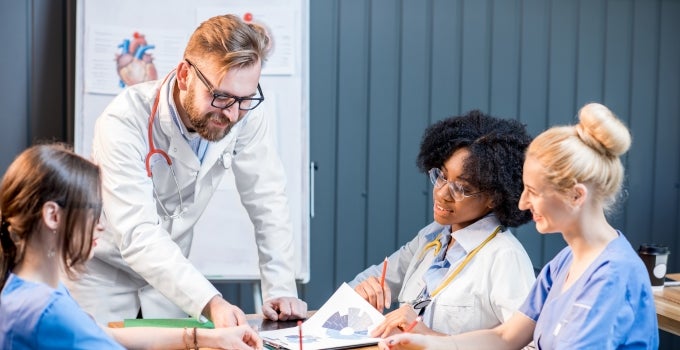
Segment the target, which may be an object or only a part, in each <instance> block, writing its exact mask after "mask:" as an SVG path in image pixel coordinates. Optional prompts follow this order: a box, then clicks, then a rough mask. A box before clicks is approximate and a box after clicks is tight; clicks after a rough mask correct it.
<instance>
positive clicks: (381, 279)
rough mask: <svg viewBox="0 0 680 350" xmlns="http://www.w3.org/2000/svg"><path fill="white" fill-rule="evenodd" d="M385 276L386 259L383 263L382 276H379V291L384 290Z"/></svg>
mask: <svg viewBox="0 0 680 350" xmlns="http://www.w3.org/2000/svg"><path fill="white" fill-rule="evenodd" d="M385 275H387V257H385V261H383V270H382V276H380V289H382V290H385Z"/></svg>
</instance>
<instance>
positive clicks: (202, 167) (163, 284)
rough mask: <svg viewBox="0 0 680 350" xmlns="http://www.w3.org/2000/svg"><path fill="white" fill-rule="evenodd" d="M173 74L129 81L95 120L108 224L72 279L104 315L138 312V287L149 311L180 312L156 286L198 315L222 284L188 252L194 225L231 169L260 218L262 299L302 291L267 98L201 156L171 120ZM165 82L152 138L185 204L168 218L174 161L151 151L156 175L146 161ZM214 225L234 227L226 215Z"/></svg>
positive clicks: (83, 298)
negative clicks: (174, 216)
mask: <svg viewBox="0 0 680 350" xmlns="http://www.w3.org/2000/svg"><path fill="white" fill-rule="evenodd" d="M174 83H175V79H174V74H172V75H171V76H170V77H169V79H168V82H167V83H165V84H164V85H162V86H161V85H160V84H161V82H160V81H156V82H148V83H142V84H138V85H135V86H133V87H131V88H128V89H126V90H125V91H124V92H123V93H121V94H120V95H119V96H117V97H116V98H115V99H114V101H113V102H112V103H111V104H110V105H109V106H108V107H107V108H106V110H105V111H104V112H103V113H102V115H101V116H100V117H99V118H98V119H97V122H96V126H95V134H94V141H93V145H92V148H93V153H92V155H93V159H94V161H95V162H96V163H97V164H99V165H100V167H101V171H102V179H103V183H102V188H103V198H104V213H105V215H106V220H107V231H106V232H105V233H104V234H103V235H102V237H101V238H100V239H99V240H98V245H97V247H96V249H95V258H94V259H92V261H91V262H90V263H89V264H88V269H89V271H88V273H87V274H86V276H85V277H84V278H83V279H82V280H81V281H77V282H71V283H70V287H71V289H72V290H73V294H74V296H75V297H76V299H77V300H78V302H79V303H81V305H82V306H83V307H84V308H85V309H86V310H87V311H88V312H90V313H91V314H93V315H95V318H96V319H97V321H99V322H109V321H113V320H121V319H123V318H131V317H132V318H133V317H134V316H136V313H137V310H138V309H139V306H140V304H139V302H140V299H139V298H137V297H138V296H139V297H140V298H141V306H142V309H143V312H144V316H145V317H146V318H148V317H175V316H177V311H178V310H176V309H175V310H171V309H172V307H168V306H167V305H166V304H167V300H163V298H162V297H161V296H160V295H158V293H157V292H160V293H161V294H162V295H164V296H165V297H166V298H167V299H169V300H170V301H171V302H172V303H173V304H175V305H176V306H178V307H179V308H180V309H181V310H183V311H184V312H185V313H186V314H189V315H192V316H193V317H199V315H200V313H201V311H202V309H203V308H204V306H205V305H206V304H207V303H208V301H209V300H210V299H211V298H212V297H213V296H215V295H217V294H219V292H218V291H217V289H215V287H214V286H213V285H212V284H211V283H210V282H209V281H208V280H207V279H206V278H205V277H204V276H203V275H202V274H201V273H200V272H199V271H198V270H197V269H196V268H195V267H194V266H193V265H192V264H191V263H190V262H189V260H187V256H189V251H190V249H191V242H192V236H193V227H194V225H195V224H196V222H197V220H198V219H199V217H200V216H201V213H203V210H204V209H205V208H206V206H207V205H208V202H209V200H210V198H211V197H212V195H213V193H214V192H215V190H216V189H217V186H218V184H219V182H220V180H221V179H222V177H223V175H224V174H225V173H227V172H229V171H233V173H234V177H235V179H236V188H237V190H238V192H239V194H240V198H241V202H242V203H243V205H244V206H245V208H246V210H247V212H248V215H249V216H250V219H251V221H252V222H253V225H254V228H255V236H256V237H255V238H256V242H257V246H258V254H259V260H260V272H261V275H262V292H263V299H264V300H267V299H269V298H273V297H281V296H294V297H296V296H297V291H296V286H295V279H294V252H293V234H292V225H291V223H290V217H289V209H288V200H287V197H286V194H285V174H284V170H283V167H282V164H281V161H280V159H279V157H278V154H277V152H276V150H275V148H274V145H273V142H272V141H271V138H270V136H269V134H268V133H269V131H268V127H269V124H268V122H267V119H266V117H265V115H264V113H263V112H264V110H265V108H262V106H260V107H259V108H257V109H255V110H253V111H251V112H250V113H249V114H248V115H247V116H246V117H245V118H244V119H243V120H241V121H240V122H239V123H237V124H236V125H235V126H234V127H233V128H232V130H231V132H230V133H229V134H228V135H227V136H226V137H225V138H224V139H222V140H220V141H218V142H211V143H210V144H209V146H208V148H207V151H206V154H205V156H204V159H203V162H202V163H201V162H199V159H198V158H197V156H196V154H195V153H194V152H193V150H192V149H191V148H190V146H189V144H188V143H187V141H186V140H185V139H184V138H183V136H182V135H181V134H180V130H179V129H178V127H177V125H176V124H175V123H174V122H173V120H172V116H171V114H170V113H177V112H176V109H175V106H174V101H172V98H171V97H172V89H173V86H174ZM159 87H160V97H159V98H160V102H159V106H158V114H157V115H156V118H155V121H154V123H153V133H152V137H153V140H154V144H155V147H156V148H157V149H160V150H164V151H166V152H167V154H168V155H169V156H170V158H171V159H172V167H173V168H174V171H175V174H176V178H177V182H178V183H179V188H180V190H181V193H182V198H183V202H184V207H185V208H186V211H185V212H184V213H183V215H182V216H181V218H178V219H169V220H166V219H164V218H163V217H164V215H165V214H164V212H163V209H162V208H161V207H160V206H161V205H162V206H164V207H165V208H166V209H168V211H170V213H171V214H173V211H174V212H178V211H179V195H178V189H177V185H176V183H175V179H174V178H173V176H172V173H171V172H170V167H169V166H168V165H167V163H166V161H165V159H164V158H163V157H161V156H154V157H152V160H151V170H152V172H153V183H152V180H151V178H149V177H148V176H147V171H146V167H145V163H144V159H145V157H146V155H147V153H148V152H149V141H148V122H149V113H150V111H151V107H152V105H153V102H154V99H155V98H156V93H157V91H158V89H159ZM154 183H155V187H156V191H157V193H158V196H159V198H160V202H157V201H156V198H155V196H154V191H153V190H154V188H153V186H154V185H153V184H154ZM224 210H230V209H229V208H224ZM214 229H215V230H229V229H230V227H229V223H228V222H224V223H222V224H221V225H219V227H215V228H214ZM147 283H148V285H147ZM149 285H150V286H149ZM154 289H155V291H154ZM173 312H174V313H173Z"/></svg>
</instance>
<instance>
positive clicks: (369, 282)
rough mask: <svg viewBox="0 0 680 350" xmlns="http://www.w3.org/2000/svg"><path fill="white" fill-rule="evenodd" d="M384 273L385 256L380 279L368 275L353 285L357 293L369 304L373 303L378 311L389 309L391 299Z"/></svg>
mask: <svg viewBox="0 0 680 350" xmlns="http://www.w3.org/2000/svg"><path fill="white" fill-rule="evenodd" d="M386 275H387V258H385V261H384V262H383V266H382V275H381V276H380V279H378V278H376V277H369V278H367V279H366V280H364V281H363V282H361V283H359V284H358V285H357V286H356V287H354V290H355V291H356V292H357V293H359V295H361V297H362V298H364V299H366V301H368V303H369V304H371V305H373V307H374V308H376V310H378V311H380V312H383V311H384V310H385V309H389V308H390V303H391V301H392V291H391V290H390V286H389V285H388V284H387V283H385V276H386Z"/></svg>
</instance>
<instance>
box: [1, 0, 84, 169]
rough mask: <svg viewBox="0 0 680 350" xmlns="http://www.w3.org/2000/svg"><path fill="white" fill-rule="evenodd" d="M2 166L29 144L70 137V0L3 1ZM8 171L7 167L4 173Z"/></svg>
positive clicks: (71, 5) (62, 139)
mask: <svg viewBox="0 0 680 350" xmlns="http://www.w3.org/2000/svg"><path fill="white" fill-rule="evenodd" d="M0 6H1V10H0V26H1V28H2V30H1V31H0V32H1V33H3V35H4V38H5V40H4V42H3V50H1V51H0V63H1V64H0V76H2V77H3V89H2V93H0V111H1V112H0V124H2V128H0V149H1V150H2V152H1V153H0V169H5V168H6V167H7V166H8V165H9V163H11V161H12V160H13V159H14V157H15V156H16V154H18V153H19V152H21V150H23V149H24V148H25V147H27V146H28V145H30V144H31V143H34V142H37V141H44V140H58V141H67V140H69V138H72V136H71V135H72V131H70V130H71V128H70V126H71V124H70V122H69V118H67V116H68V115H70V114H72V113H70V111H72V109H71V110H69V108H72V107H71V106H72V103H73V101H72V100H73V99H72V96H73V95H72V94H71V90H70V89H69V86H70V84H71V82H69V80H72V78H70V77H71V76H72V75H73V74H72V73H73V69H72V67H73V65H72V62H70V60H69V57H70V56H69V55H70V52H71V51H70V48H71V46H70V45H71V38H72V35H75V32H72V33H69V25H71V24H72V23H71V22H69V19H71V18H72V16H71V15H70V14H71V13H75V12H72V11H74V9H75V8H74V7H73V4H72V2H71V1H66V0H61V1H50V0H30V1H2V3H1V4H0ZM3 173H4V171H3Z"/></svg>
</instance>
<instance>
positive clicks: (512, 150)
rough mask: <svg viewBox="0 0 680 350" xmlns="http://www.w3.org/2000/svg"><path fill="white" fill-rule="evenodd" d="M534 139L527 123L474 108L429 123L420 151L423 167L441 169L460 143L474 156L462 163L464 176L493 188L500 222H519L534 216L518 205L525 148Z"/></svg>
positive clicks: (472, 182)
mask: <svg viewBox="0 0 680 350" xmlns="http://www.w3.org/2000/svg"><path fill="white" fill-rule="evenodd" d="M529 143H531V137H530V136H529V135H528V134H527V132H526V128H525V126H524V125H523V124H521V123H520V122H518V121H516V120H511V119H500V118H494V117H492V116H489V115H486V114H484V113H482V112H480V111H478V110H473V111H470V112H468V113H467V114H464V115H461V116H453V117H449V118H447V119H444V120H441V121H439V122H437V123H435V124H433V125H431V126H429V127H428V128H427V129H426V130H425V133H424V134H423V138H422V141H421V143H420V152H419V153H418V160H417V164H418V168H419V169H420V171H422V172H423V173H427V172H428V171H429V170H430V169H432V168H439V169H441V168H442V167H443V166H444V163H445V162H446V161H447V160H448V159H449V158H450V157H451V156H452V155H453V153H454V152H455V151H456V150H458V149H461V148H467V149H468V150H469V152H470V156H469V157H468V158H467V160H466V161H465V165H464V166H463V175H462V176H461V179H462V180H465V181H466V182H467V183H469V184H470V185H472V186H474V187H476V188H478V189H479V190H480V191H484V192H486V193H489V194H490V196H491V199H492V201H493V203H494V208H493V212H494V214H495V215H496V217H497V218H498V219H499V220H500V222H501V224H503V225H504V226H509V227H517V226H520V225H522V224H525V223H527V222H529V220H531V213H530V212H529V211H522V210H519V208H518V207H517V204H518V203H519V198H520V196H521V195H522V190H523V188H524V184H523V182H522V166H523V164H524V153H525V151H526V149H527V147H528V146H529Z"/></svg>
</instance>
